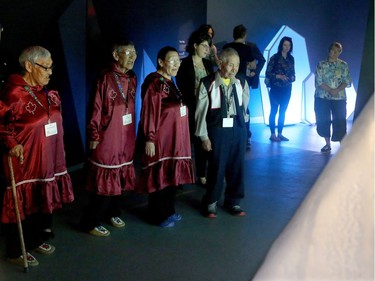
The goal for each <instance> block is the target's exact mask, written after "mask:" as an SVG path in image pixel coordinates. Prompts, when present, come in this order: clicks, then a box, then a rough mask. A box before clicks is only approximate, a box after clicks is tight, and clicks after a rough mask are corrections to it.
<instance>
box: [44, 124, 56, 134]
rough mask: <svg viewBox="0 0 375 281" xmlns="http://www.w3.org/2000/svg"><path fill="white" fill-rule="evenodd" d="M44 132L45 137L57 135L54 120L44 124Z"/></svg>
mask: <svg viewBox="0 0 375 281" xmlns="http://www.w3.org/2000/svg"><path fill="white" fill-rule="evenodd" d="M44 132H45V134H46V137H49V136H53V135H57V124H56V122H53V123H49V124H47V125H44Z"/></svg>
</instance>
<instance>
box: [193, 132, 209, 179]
mask: <svg viewBox="0 0 375 281" xmlns="http://www.w3.org/2000/svg"><path fill="white" fill-rule="evenodd" d="M193 141H194V143H193V144H194V162H195V171H196V174H197V177H198V178H203V177H206V176H207V175H206V174H207V162H208V154H209V153H208V152H207V151H205V150H203V148H202V141H201V140H200V138H198V137H194V140H193Z"/></svg>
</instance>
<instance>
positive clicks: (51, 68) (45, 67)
mask: <svg viewBox="0 0 375 281" xmlns="http://www.w3.org/2000/svg"><path fill="white" fill-rule="evenodd" d="M34 64H35V65H37V66H39V67H41V68H43V69H44V71H48V70H51V71H52V70H53V68H54V66H53V65H51V66H50V67H47V66H43V65H41V64H39V63H37V62H34Z"/></svg>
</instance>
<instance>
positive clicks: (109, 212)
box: [81, 193, 121, 231]
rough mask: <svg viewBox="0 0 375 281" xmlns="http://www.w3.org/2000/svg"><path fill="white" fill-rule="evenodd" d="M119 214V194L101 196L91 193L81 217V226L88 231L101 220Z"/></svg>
mask: <svg viewBox="0 0 375 281" xmlns="http://www.w3.org/2000/svg"><path fill="white" fill-rule="evenodd" d="M120 215H121V195H115V196H103V195H98V194H95V193H91V194H90V199H89V204H88V206H87V209H86V211H85V213H84V215H83V216H82V219H81V227H82V229H83V230H84V231H90V230H92V229H93V228H95V227H97V226H99V225H101V224H102V222H103V221H109V219H110V218H111V217H118V216H120Z"/></svg>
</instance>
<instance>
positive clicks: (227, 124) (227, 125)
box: [223, 117, 233, 128]
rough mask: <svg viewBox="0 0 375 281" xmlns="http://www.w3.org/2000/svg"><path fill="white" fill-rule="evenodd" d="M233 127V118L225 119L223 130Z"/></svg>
mask: <svg viewBox="0 0 375 281" xmlns="http://www.w3.org/2000/svg"><path fill="white" fill-rule="evenodd" d="M231 127H233V118H229V117H228V118H223V128H231Z"/></svg>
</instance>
